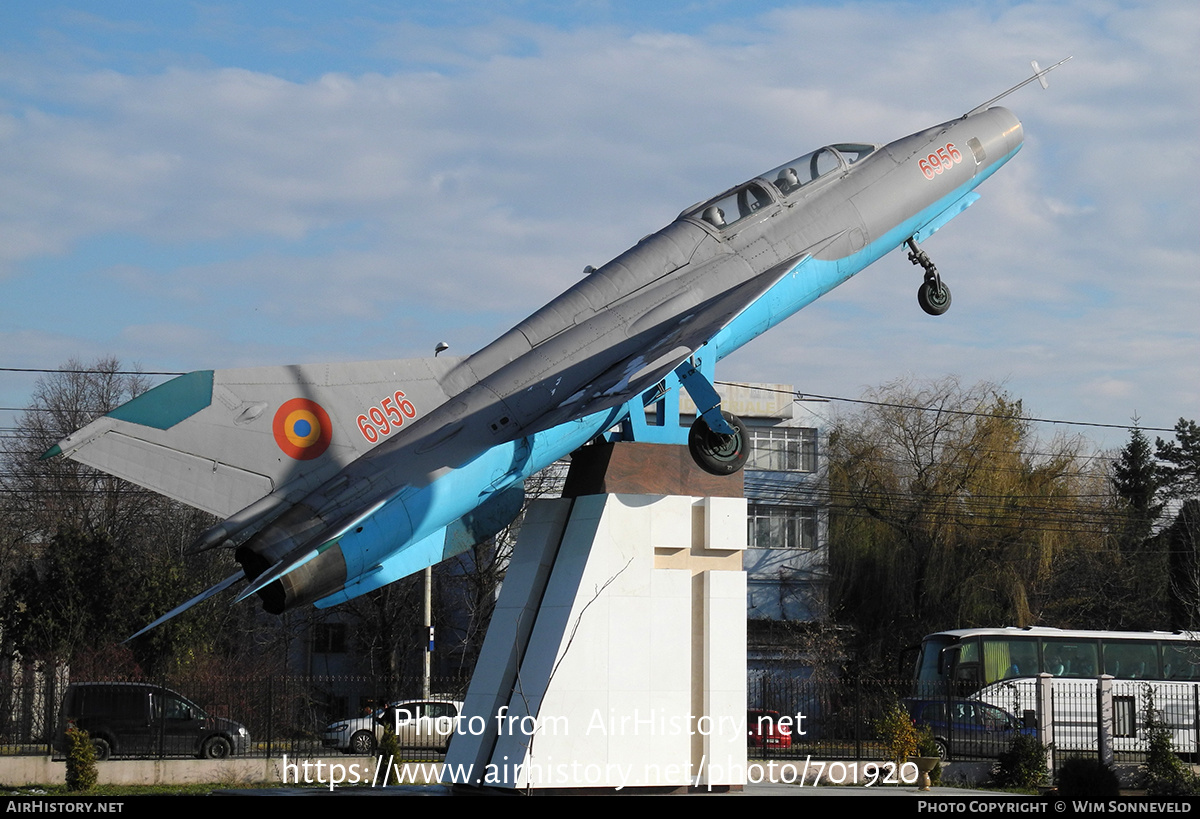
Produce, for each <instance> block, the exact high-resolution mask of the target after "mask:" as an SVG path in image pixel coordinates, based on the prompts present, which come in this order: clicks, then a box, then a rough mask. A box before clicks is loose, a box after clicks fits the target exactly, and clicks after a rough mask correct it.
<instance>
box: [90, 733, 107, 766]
mask: <svg viewBox="0 0 1200 819" xmlns="http://www.w3.org/2000/svg"><path fill="white" fill-rule="evenodd" d="M92 750H94V751H95V752H96V761H97V762H103V761H104V760H106V759H108V758H110V757H111V756H112V744H111V743H110V742H109V741H108V740H107V739H105V738H104V737H92Z"/></svg>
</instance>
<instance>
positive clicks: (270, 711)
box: [267, 674, 275, 759]
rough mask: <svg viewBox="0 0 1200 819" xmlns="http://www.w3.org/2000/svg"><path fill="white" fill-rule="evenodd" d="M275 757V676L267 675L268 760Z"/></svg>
mask: <svg viewBox="0 0 1200 819" xmlns="http://www.w3.org/2000/svg"><path fill="white" fill-rule="evenodd" d="M274 756H275V675H274V674H268V675H267V759H271V758H272V757H274Z"/></svg>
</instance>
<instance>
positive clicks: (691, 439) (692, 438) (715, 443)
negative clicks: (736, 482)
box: [688, 412, 750, 476]
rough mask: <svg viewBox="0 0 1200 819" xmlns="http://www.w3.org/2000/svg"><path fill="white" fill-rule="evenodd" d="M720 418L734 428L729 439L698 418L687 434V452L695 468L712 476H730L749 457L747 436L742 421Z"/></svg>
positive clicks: (726, 416) (727, 416)
mask: <svg viewBox="0 0 1200 819" xmlns="http://www.w3.org/2000/svg"><path fill="white" fill-rule="evenodd" d="M721 416H722V417H723V418H724V419H725V421H726V423H728V424H729V426H731V427H733V434H732V435H722V434H721V433H719V432H713V431H712V430H711V429H709V426H708V423H707V422H706V421H705V420H704V419H703V418H697V419H696V421H695V422H694V423H693V424H692V429H691V431H690V432H689V433H688V451H689V452H690V453H691V454H692V460H694V461H695V462H696V466H698V467H700V468H701V469H703V470H704V471H705V472H708V473H709V474H711V475H722V476H724V475H732V474H733V473H734V472H737V471H738V470H739V469H741V468H742V467H743V466H745V464H746V459H747V458H749V457H750V446H749V442H750V433H749V432H748V431H747V429H746V425H745V424H744V423H742V419H741V418H738V417H737V416H736V415H734V414H733V413H731V412H722V413H721Z"/></svg>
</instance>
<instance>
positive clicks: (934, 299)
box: [906, 238, 950, 316]
mask: <svg viewBox="0 0 1200 819" xmlns="http://www.w3.org/2000/svg"><path fill="white" fill-rule="evenodd" d="M906 244H907V245H908V260H909V261H910V262H912V263H913V264H915V265H917V266H919V267H920V268H921V269H922V270H924V271H925V281H923V282H921V286H920V287H919V288H918V289H917V304H919V305H921V309H922V310H924V311H925V312H926V313H928V314H929V315H931V316H940V315H941V314H942V313H945V312H946V311H947V310H949V309H950V288H949V287H947V286H946V285H945V283H944V282H943V281H942V277H941V276H939V275H938V270H937V265H935V264H934V263H933V259H931V258H929V254H928V253H926V252H925V251H924V250H921V248H919V247H918V246H917V242H916V240H915V239H912V238H909V239H908V241H907V242H906Z"/></svg>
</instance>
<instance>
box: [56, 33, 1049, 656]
mask: <svg viewBox="0 0 1200 819" xmlns="http://www.w3.org/2000/svg"><path fill="white" fill-rule="evenodd" d="M1067 59H1070V58H1069V57H1068V58H1067ZM1064 62H1066V60H1063V61H1061V62H1059V63H1057V64H1056V65H1054V66H1051V67H1050V68H1048V69H1045V70H1041V69H1039V68H1038V66H1037V64H1036V63H1034V64H1033V65H1034V71H1035V73H1034V75H1033V76H1032V77H1030V78H1029V79H1027V80H1025V82H1023V83H1020V84H1019V85H1017V86H1014V87H1013V88H1011V89H1009V90H1008V91H1006V92H1005V93H1004V94H1001V95H1000V96H998V97H995V98H994V99H992V100H989V101H988V102H987V103H984V104H983V105H981V106H979V107H977V108H975V109H973V110H971V111H969V112H968V113H966V114H964V115H963V116H961V117H959V118H957V119H953V120H950V121H948V122H944V123H941V124H939V125H935V126H933V127H932V128H927V129H925V130H923V131H919V132H917V133H915V134H911V135H910V136H906V137H904V138H902V139H898V140H896V141H895V142H892V143H889V144H887V145H882V146H880V145H872V144H864V143H839V144H834V145H828V146H826V147H824V148H819V149H818V150H815V151H813V152H811V153H808V154H805V155H803V156H801V157H799V158H797V159H793V160H792V161H790V162H785V163H784V164H782V165H780V166H778V167H776V168H773V169H771V170H769V171H767V172H766V173H764V174H761V175H759V176H756V177H754V178H753V179H751V180H750V181H748V182H745V183H743V184H741V185H737V186H735V187H733V188H730V189H729V190H727V191H725V192H723V193H721V194H718V195H717V196H715V197H713V198H711V199H709V200H707V201H704V202H701V203H699V204H696V205H693V206H691V207H689V208H687V209H686V210H684V211H683V212H682V213H681V214H680V215H679V216H678V217H677V218H676V219H675V220H674V221H673V222H671V224H669V225H667V226H666V227H664V228H663V229H662V230H659V231H658V232H657V233H653V234H650V235H649V236H647V237H645V238H644V239H642V240H641V241H640V242H638V243H637V244H636V245H635V246H634V247H632V248H630V249H629V250H627V251H625V252H624V253H622V254H621V255H620V256H618V257H617V258H615V259H613V260H612V261H611V262H609V263H608V264H606V265H604V266H602V267H600V268H596V269H590V268H589V269H588V270H587V271H585V276H584V278H583V279H582V280H580V281H579V282H578V283H576V284H575V285H573V286H572V287H570V288H569V289H567V291H566V292H564V293H563V294H562V295H560V296H558V297H557V298H555V299H554V300H553V301H551V302H550V303H549V304H547V305H546V306H544V307H542V308H541V309H540V310H538V311H537V312H535V313H534V314H533V315H531V316H529V317H528V318H526V319H525V320H524V321H522V322H521V323H519V324H518V325H517V326H516V327H514V328H513V329H511V330H509V331H508V332H507V333H505V334H504V335H502V336H500V337H499V338H498V339H496V340H495V341H493V342H492V343H491V344H489V345H487V346H486V347H484V348H483V349H481V350H479V351H478V352H476V353H475V354H473V355H470V356H466V357H461V358H453V357H449V356H435V357H433V358H424V359H409V360H396V361H377V362H364V363H352V364H305V365H295V366H285V367H259V368H250V369H235V370H215V371H214V370H204V371H199V372H193V373H189V374H187V375H183V376H180V377H178V378H175V379H173V380H171V381H168V382H166V383H164V384H162V385H160V386H158V387H155V388H154V389H152V390H150V391H148V392H146V393H144V394H143V395H141V396H138V397H137V398H135V399H133V400H132V401H130V402H128V403H126V404H124V405H122V406H121V407H118V408H117V409H115V410H113V411H112V412H110V413H108V414H107V415H105V416H103V417H101V418H98V419H96V420H95V421H93V422H92V423H90V424H88V425H87V426H86V427H84V428H83V429H81V430H79V431H77V432H75V433H73V434H72V435H70V436H68V437H67V438H66V439H64V440H63V441H61V442H60V443H59V444H57V445H56V446H55V447H53V448H52V449H51V450H50V451H49V452H47V453H46V455H45V456H43V457H50V456H53V455H57V454H63V455H66V456H67V457H69V458H73V459H74V460H77V461H79V462H81V463H84V464H88V465H90V466H93V467H95V468H97V469H100V470H103V471H105V472H108V473H111V474H113V475H116V476H118V477H121V478H124V479H126V480H129V481H132V482H134V483H137V484H140V485H142V486H145V487H147V488H150V489H153V490H155V491H157V492H160V493H162V494H164V495H167V496H169V497H172V498H174V499H176V500H179V501H182V502H183V503H187V504H189V505H192V506H195V507H198V508H200V509H204V510H206V511H208V512H211V513H213V514H215V515H218V516H221V517H224V518H225V520H224V522H222V523H220V524H218V525H216V526H214V527H212V528H211V529H209V530H208V531H207V532H205V533H204V534H203V535H202V536H201V537H200V538H199V540H198V541H197V543H196V545H195V548H196V549H205V548H211V547H216V546H226V547H236V552H235V557H236V559H237V561H238V562H239V563H240V564H241V567H242V569H241V571H239V572H238V573H237V574H235V575H233V576H231V577H230V578H228V579H227V580H225V581H224V582H223V583H221V584H218V585H217V586H215V587H213V588H212V589H209V590H208V591H207V592H205V593H204V594H202V595H200V596H199V597H197V598H194V599H193V600H191V601H188V603H185V604H184V605H183V606H180V607H179V608H177V609H175V610H174V611H172V612H170V613H168V614H167V615H166V616H164V617H163V618H161V619H160V620H159V621H157V622H156V623H155V624H152V626H151V627H153V625H157V623H159V622H162V621H163V620H165V619H167V618H169V617H171V616H173V615H174V614H176V613H178V612H179V611H182V610H184V609H185V608H187V607H188V606H190V605H192V604H194V603H196V602H199V601H200V600H202V599H205V598H206V597H209V596H211V595H213V594H215V593H216V592H218V591H220V590H222V589H224V588H228V587H229V586H231V585H233V584H234V583H236V582H237V581H238V580H239V579H241V577H242V576H244V577H245V578H246V579H247V580H248V585H247V587H246V589H245V590H244V591H243V592H242V593H241V596H240V597H239V598H238V599H239V600H240V599H242V598H245V597H247V596H249V595H251V594H254V593H257V594H259V595H260V597H261V598H262V601H263V606H264V608H265V609H267V610H268V611H271V612H276V613H278V612H283V611H285V610H287V609H290V608H293V607H296V606H299V605H302V604H306V603H315V604H316V605H317V606H322V607H323V606H330V605H334V604H336V603H340V602H343V601H345V600H350V599H352V598H354V597H357V596H358V595H361V594H364V593H366V592H369V591H372V590H374V589H377V588H380V587H381V586H383V585H385V584H387V583H391V582H393V581H395V580H398V579H400V578H402V577H405V576H407V575H410V574H412V573H414V572H416V571H420V570H421V569H423V568H425V567H427V566H430V565H433V564H435V563H438V562H439V561H441V560H444V559H446V558H448V557H451V556H453V555H455V554H458V553H460V552H462V551H464V550H466V549H469V548H470V547H471V546H473V545H474V544H476V543H478V542H481V541H482V540H484V539H486V538H488V537H490V536H491V535H493V534H495V533H496V532H497V531H499V530H500V529H501V528H503V527H504V526H505V525H507V524H508V523H509V522H511V521H512V520H513V519H514V518H515V516H516V515H517V513H518V512H519V510H520V507H521V503H522V500H523V494H524V493H523V482H524V480H525V479H526V478H527V477H529V476H530V475H532V474H533V473H535V472H537V471H538V470H540V469H542V468H544V467H546V466H548V465H549V464H551V463H553V462H554V461H556V460H558V459H559V458H562V457H564V456H566V455H567V454H569V453H570V452H572V451H573V450H575V449H576V448H578V447H580V446H582V445H584V444H586V443H588V442H589V441H592V440H593V439H596V438H599V437H601V436H604V435H606V434H609V435H611V434H613V433H612V430H614V429H615V428H617V427H618V426H620V427H621V428H622V429H623V431H624V434H625V435H627V436H629V437H632V438H634V439H643V440H644V439H651V440H659V441H661V440H669V439H672V437H673V436H674V435H676V433H677V432H678V430H672V429H671V428H670V426H669V425H665V426H662V427H652V426H649V425H648V424H647V422H646V414H645V410H644V408H645V406H647V405H648V404H650V403H653V402H656V401H660V400H662V399H663V398H664V396H674V397H675V398H677V397H678V391H679V389H680V388H682V389H686V390H687V391H688V393H689V394H690V395H691V397H692V398H693V400H694V401H695V403H696V406H697V408H698V410H699V413H700V414H699V417H698V418H697V420H696V422H695V424H694V425H693V426H692V428H691V430H690V433H689V434H688V446H689V448H690V450H691V452H692V455H693V457H694V458H695V459H696V462H697V463H698V464H699V465H700V466H701V467H702V468H703V469H706V470H708V471H710V472H713V473H715V474H729V473H732V472H735V471H736V470H738V469H740V468H741V466H742V464H743V463H744V462H745V459H746V457H747V455H748V450H747V447H746V440H745V439H746V433H745V427H744V426H743V425H742V423H741V422H740V421H739V420H738V419H737V418H735V417H733V416H732V415H730V414H728V413H723V412H722V410H721V406H720V399H719V398H718V396H717V393H716V390H715V389H714V388H713V386H712V378H713V367H714V365H715V364H716V362H717V361H719V360H720V359H722V358H724V357H725V356H726V355H728V354H730V353H731V352H733V351H734V350H736V349H738V348H739V347H741V346H742V345H743V344H746V343H747V342H748V341H750V340H751V339H753V338H755V337H757V336H758V335H760V334H762V333H764V332H766V331H767V330H769V329H770V328H771V327H773V326H775V325H776V324H778V323H779V322H781V321H783V320H784V319H785V318H787V317H788V316H790V315H792V314H793V313H795V312H796V311H798V310H800V309H801V308H802V307H804V306H806V305H808V304H810V303H811V302H813V301H814V300H816V299H817V298H819V297H820V296H822V295H824V294H825V293H828V292H829V291H830V290H832V289H833V288H834V287H837V286H838V285H839V284H841V283H842V282H844V281H846V280H847V279H849V278H850V277H851V276H853V275H854V274H856V273H858V272H859V271H861V270H862V269H863V268H865V267H866V266H867V265H869V264H871V263H872V262H874V261H876V260H877V259H879V258H880V257H882V256H883V255H885V254H886V253H888V252H890V251H892V250H893V249H895V248H898V247H904V246H907V248H908V250H909V253H908V256H909V259H910V260H911V261H912V262H913V264H915V265H918V266H920V267H921V268H922V270H923V272H924V276H923V281H922V283H921V285H920V287H919V288H918V293H917V298H918V302H919V303H920V306H921V307H922V309H924V310H925V311H926V312H927V313H930V314H932V315H940V314H941V313H943V312H945V311H946V309H947V308H948V307H949V306H950V291H949V289H948V288H947V286H946V285H945V283H944V282H943V281H942V280H941V277H940V275H939V274H938V271H937V268H936V267H935V266H934V264H933V262H932V261H930V259H929V257H928V256H927V255H926V254H925V252H924V251H923V250H922V249H921V247H920V244H919V243H920V242H922V241H924V240H925V239H927V238H928V237H929V236H930V235H932V234H933V233H934V232H935V231H936V230H938V229H939V228H941V227H942V226H943V225H945V224H946V223H947V222H949V221H950V220H951V219H952V218H953V217H954V216H956V215H958V214H959V213H961V212H962V211H963V210H965V209H966V208H967V207H969V206H970V205H971V204H972V203H973V202H974V201H975V200H976V199H978V198H979V194H977V193H975V192H974V190H975V188H976V186H978V185H979V184H980V183H981V182H982V181H983V180H985V179H987V178H988V177H989V176H991V175H992V174H993V173H994V172H995V171H996V170H997V169H999V168H1000V166H1002V165H1003V164H1004V163H1006V162H1007V161H1008V160H1009V159H1011V158H1012V157H1013V155H1014V154H1016V152H1017V151H1018V150H1019V149H1020V148H1021V144H1022V139H1023V133H1022V127H1021V123H1020V121H1018V119H1017V118H1016V117H1015V116H1014V115H1013V114H1012V113H1011V112H1010V111H1008V110H1007V109H1005V108H1001V107H992V103H994V102H996V101H997V100H999V99H1001V98H1002V97H1003V96H1005V95H1007V94H1009V93H1011V92H1012V91H1015V90H1016V89H1017V88H1020V87H1022V86H1024V85H1026V84H1028V83H1029V82H1032V81H1034V80H1038V81H1039V82H1041V83H1042V85H1043V86H1045V85H1046V83H1045V80H1044V75H1045V74H1046V73H1047V72H1049V71H1051V70H1053V69H1054V68H1057V67H1058V66H1059V65H1062V63H1064ZM658 419H659V423H663V422H664V420H665V419H664V418H663V413H659V415H658ZM148 628H149V627H148ZM139 633H140V632H139ZM135 636H136V635H135Z"/></svg>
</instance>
